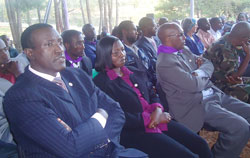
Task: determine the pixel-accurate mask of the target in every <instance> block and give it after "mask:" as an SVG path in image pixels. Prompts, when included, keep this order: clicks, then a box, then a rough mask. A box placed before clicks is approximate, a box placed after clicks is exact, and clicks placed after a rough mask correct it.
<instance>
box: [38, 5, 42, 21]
mask: <svg viewBox="0 0 250 158" xmlns="http://www.w3.org/2000/svg"><path fill="white" fill-rule="evenodd" d="M37 16H38V22H39V23H41V22H42V20H41V10H40V7H37Z"/></svg>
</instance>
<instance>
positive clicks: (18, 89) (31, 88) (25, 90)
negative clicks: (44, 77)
mask: <svg viewBox="0 0 250 158" xmlns="http://www.w3.org/2000/svg"><path fill="white" fill-rule="evenodd" d="M31 78H32V76H29V75H28V74H27V72H24V73H23V74H21V75H20V76H18V78H17V80H16V83H15V84H14V85H13V86H11V87H10V88H9V90H8V91H7V92H6V93H5V97H4V98H5V100H8V99H10V100H22V101H24V99H27V94H29V98H32V97H31V95H36V94H37V93H38V89H37V86H36V84H35V83H34V82H33V81H34V80H35V79H34V78H33V79H31Z"/></svg>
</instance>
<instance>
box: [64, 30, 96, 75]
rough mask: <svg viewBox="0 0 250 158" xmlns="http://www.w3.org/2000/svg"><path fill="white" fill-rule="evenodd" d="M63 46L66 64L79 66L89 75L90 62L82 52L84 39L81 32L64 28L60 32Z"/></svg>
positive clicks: (90, 69)
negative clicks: (64, 29)
mask: <svg viewBox="0 0 250 158" xmlns="http://www.w3.org/2000/svg"><path fill="white" fill-rule="evenodd" d="M62 38H63V45H64V47H65V49H66V50H65V51H64V53H65V58H66V66H70V67H74V68H81V69H83V70H84V71H85V72H86V73H87V74H89V75H90V76H91V75H92V63H91V61H90V59H89V58H88V57H86V56H85V53H84V39H83V35H82V33H81V32H79V31H76V30H66V31H64V32H63V33H62Z"/></svg>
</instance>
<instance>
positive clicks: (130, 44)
mask: <svg viewBox="0 0 250 158" xmlns="http://www.w3.org/2000/svg"><path fill="white" fill-rule="evenodd" d="M123 43H124V44H126V45H127V46H130V47H131V46H132V45H133V43H130V42H129V41H128V40H127V39H126V38H124V39H123Z"/></svg>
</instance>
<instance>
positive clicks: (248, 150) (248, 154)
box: [200, 130, 250, 158]
mask: <svg viewBox="0 0 250 158" xmlns="http://www.w3.org/2000/svg"><path fill="white" fill-rule="evenodd" d="M200 136H202V137H203V138H204V139H206V140H207V142H208V144H209V146H210V147H212V146H213V144H214V143H215V142H216V140H217V138H218V132H208V131H206V130H202V131H201V132H200ZM240 157H241V158H250V140H249V141H248V143H247V145H246V146H245V148H244V149H243V151H242V153H241V155H240Z"/></svg>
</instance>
